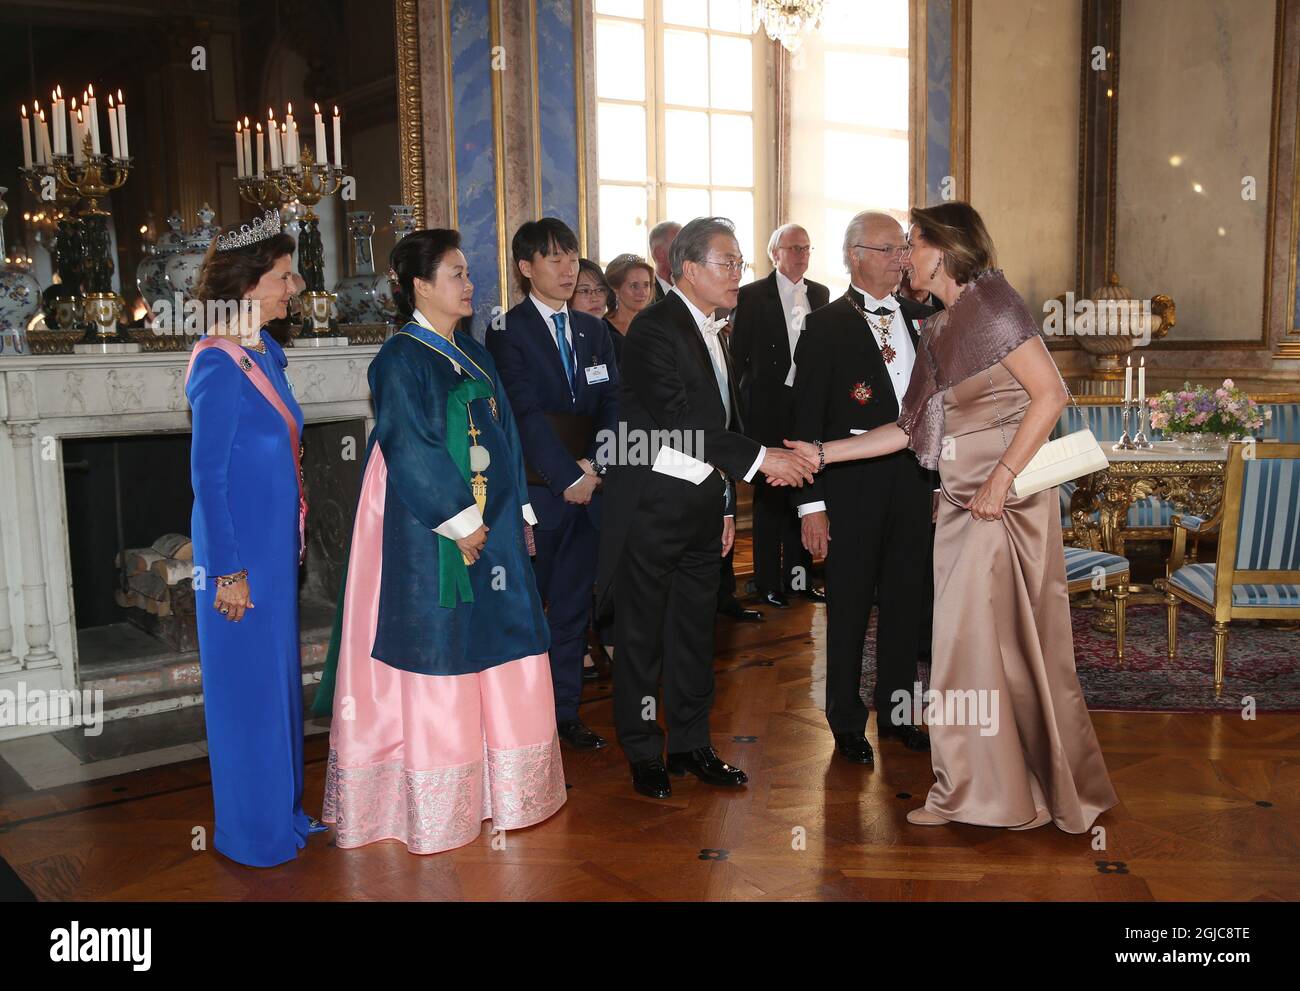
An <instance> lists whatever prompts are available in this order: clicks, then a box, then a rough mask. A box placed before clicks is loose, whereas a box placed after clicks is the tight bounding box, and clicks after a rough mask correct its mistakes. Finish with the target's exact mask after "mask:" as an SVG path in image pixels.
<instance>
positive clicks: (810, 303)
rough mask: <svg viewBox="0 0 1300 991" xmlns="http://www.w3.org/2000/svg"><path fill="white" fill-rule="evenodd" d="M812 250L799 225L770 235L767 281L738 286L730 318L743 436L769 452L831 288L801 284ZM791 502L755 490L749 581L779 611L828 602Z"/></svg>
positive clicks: (779, 437)
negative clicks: (798, 360) (803, 342)
mask: <svg viewBox="0 0 1300 991" xmlns="http://www.w3.org/2000/svg"><path fill="white" fill-rule="evenodd" d="M811 252H812V243H811V242H810V240H809V238H808V232H807V231H806V230H804V229H803V228H802V227H800V226H799V225H798V224H785V225H784V226H781V227H778V228H777V229H776V230H775V231H773V232H772V237H771V240H769V241H768V245H767V254H768V257H769V258H771V259H772V264H773V266H775V267H774V268H773V269H772V272H771V274H770V275H768V277H767V278H765V279H760V280H759V281H757V282H751V283H750V284H749V285H747V286H742V287H741V289H740V302H739V303H738V304H737V306H736V313H735V316H734V317H733V328H734V329H733V331H732V338H731V357H732V361H733V362H734V363H735V366H736V372H737V373H738V374H739V375H740V382H741V386H740V388H741V402H742V403H743V404H744V409H745V428H746V432H747V433H748V434H749V436H750V437H753V438H754V439H755V440H756V441H758V442H759V443H760V444H764V445H766V446H768V447H780V446H781V443H782V441H784V440H785V439H786V438H787V437H793V436H794V435H793V433H792V432H791V428H792V424H793V413H794V365H793V361H792V358H793V356H794V352H795V346H796V345H797V344H798V341H799V335H800V333H801V332H802V331H803V325H804V320H805V319H806V318H807V316H808V314H809V313H810V312H812V311H813V310H816V309H818V308H819V307H822V306H825V305H826V303H827V302H828V301H829V299H830V290H829V289H827V288H826V287H825V286H824V285H822V284H821V283H820V282H813V281H812V280H811V279H805V278H804V273H805V272H807V271H808V261H809V256H810V254H811ZM796 499H799V500H800V501H801V500H802V493H800V492H798V490H792V489H789V488H786V487H784V486H775V485H756V486H754V581H755V583H756V584H757V585H758V594H759V596H760V601H763V602H766V603H767V604H768V605H769V606H774V607H776V608H778V609H784V608H786V607H787V606H788V605H789V604H790V603H789V601H788V600H787V599H786V593H787V592H791V591H793V592H796V593H798V594H800V595H803V596H805V597H807V598H810V599H812V600H813V601H815V602H824V601H825V599H826V596H825V593H823V592H822V591H821V590H819V589H817V588H814V587H813V585H812V583H811V571H812V555H810V554H809V553H808V551H807V549H806V548H805V547H804V546H803V543H802V539H801V535H800V527H799V516H798V513H796V512H795V506H796ZM783 551H784V560H783V554H782V552H783ZM801 572H802V573H801Z"/></svg>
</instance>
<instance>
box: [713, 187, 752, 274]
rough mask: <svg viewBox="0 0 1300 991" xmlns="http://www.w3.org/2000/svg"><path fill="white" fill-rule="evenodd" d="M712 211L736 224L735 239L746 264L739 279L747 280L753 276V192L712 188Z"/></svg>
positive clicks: (715, 214)
mask: <svg viewBox="0 0 1300 991" xmlns="http://www.w3.org/2000/svg"><path fill="white" fill-rule="evenodd" d="M713 213H714V216H718V217H726V218H727V219H728V220H730V221H731V222H732V223H733V224H735V225H736V240H737V241H739V242H740V253H741V254H742V255H744V256H745V264H746V265H747V266H748V267H747V268H746V270H745V272H746V274H745V275H743V276H742V277H741V281H742V282H749V281H750V280H751V279H752V278H753V277H754V275H753V265H754V194H753V193H736V192H731V191H729V190H714V192H713Z"/></svg>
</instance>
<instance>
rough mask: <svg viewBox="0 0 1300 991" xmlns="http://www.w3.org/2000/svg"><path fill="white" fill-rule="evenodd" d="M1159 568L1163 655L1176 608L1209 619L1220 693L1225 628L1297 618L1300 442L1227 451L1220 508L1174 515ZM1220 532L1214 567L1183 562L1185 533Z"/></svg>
mask: <svg viewBox="0 0 1300 991" xmlns="http://www.w3.org/2000/svg"><path fill="white" fill-rule="evenodd" d="M1174 521H1175V523H1174V547H1173V553H1172V554H1171V555H1170V557H1169V564H1168V566H1167V568H1166V574H1167V576H1168V578H1167V581H1168V583H1167V585H1166V590H1165V603H1166V605H1167V607H1168V612H1169V616H1168V620H1169V622H1168V637H1169V656H1170V657H1173V656H1174V652H1175V650H1177V646H1178V607H1179V606H1180V605H1181V604H1182V603H1184V602H1186V603H1188V604H1189V605H1192V606H1195V607H1196V608H1197V609H1199V610H1201V611H1202V612H1204V613H1208V614H1209V615H1211V616H1213V617H1214V690H1215V692H1216V693H1218V692H1221V691H1222V690H1223V663H1224V659H1225V658H1226V656H1227V653H1228V624H1229V623H1230V622H1232V620H1234V619H1300V443H1297V444H1264V443H1250V442H1241V441H1235V442H1233V443H1232V444H1230V445H1228V460H1227V464H1226V466H1225V467H1224V479H1223V504H1222V506H1221V507H1220V509H1219V512H1218V513H1216V514H1215V515H1214V516H1213V517H1211V518H1210V519H1208V520H1202V519H1199V518H1197V517H1194V516H1183V517H1179V516H1175V517H1174ZM1216 528H1217V529H1218V531H1219V548H1218V553H1217V556H1216V559H1215V562H1214V564H1188V563H1186V562H1185V560H1184V557H1185V549H1186V543H1187V537H1188V535H1189V534H1191V535H1197V534H1204V533H1207V532H1209V531H1211V530H1214V529H1216Z"/></svg>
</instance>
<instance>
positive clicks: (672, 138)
mask: <svg viewBox="0 0 1300 991" xmlns="http://www.w3.org/2000/svg"><path fill="white" fill-rule="evenodd" d="M664 131H665V132H666V133H665V141H664V164H665V170H664V171H665V173H666V175H665V176H664V178H666V179H667V180H668V181H669V182H688V183H697V184H699V185H707V184H708V182H709V115H708V114H703V113H698V112H696V111H694V110H665V111H664ZM603 143H604V142H602V144H603Z"/></svg>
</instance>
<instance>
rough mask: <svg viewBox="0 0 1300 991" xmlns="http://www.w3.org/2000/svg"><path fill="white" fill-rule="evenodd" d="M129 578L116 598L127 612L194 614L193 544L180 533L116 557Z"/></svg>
mask: <svg viewBox="0 0 1300 991" xmlns="http://www.w3.org/2000/svg"><path fill="white" fill-rule="evenodd" d="M116 563H117V566H118V568H120V569H121V571H122V573H123V575H124V576H125V578H126V587H125V588H122V587H121V586H120V585H119V587H118V588H117V590H116V592H115V595H116V598H117V604H118V605H119V606H122V607H123V608H125V609H143V610H144V611H145V612H147V613H149V614H150V615H151V616H171V615H172V614H173V612H174V611H178V612H180V613H188V614H189V615H193V614H194V589H193V577H194V545H193V544H192V543H191V542H190V538H189V537H186V536H185V535H183V534H179V533H169V534H165V535H164V536H161V537H159V538H158V539H157V540H155V541H154V542H153V544H151V545H150V546H149V547H136V548H132V549H131V550H128V551H126V552H124V553H122V554H118V555H117V557H116Z"/></svg>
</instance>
